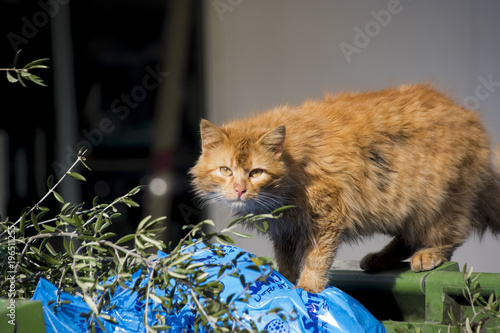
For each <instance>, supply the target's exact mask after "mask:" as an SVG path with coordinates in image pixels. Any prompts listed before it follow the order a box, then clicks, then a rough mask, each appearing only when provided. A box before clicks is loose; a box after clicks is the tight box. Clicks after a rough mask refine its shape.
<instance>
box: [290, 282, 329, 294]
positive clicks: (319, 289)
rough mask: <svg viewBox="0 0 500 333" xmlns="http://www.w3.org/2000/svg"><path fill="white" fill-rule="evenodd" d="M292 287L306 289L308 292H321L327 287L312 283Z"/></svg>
mask: <svg viewBox="0 0 500 333" xmlns="http://www.w3.org/2000/svg"><path fill="white" fill-rule="evenodd" d="M292 289H304V290H305V291H307V292H308V293H312V294H317V293H319V292H322V291H323V289H325V287H324V286H312V285H303V284H297V285H296V286H295V287H293V288H292Z"/></svg>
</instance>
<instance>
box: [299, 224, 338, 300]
mask: <svg viewBox="0 0 500 333" xmlns="http://www.w3.org/2000/svg"><path fill="white" fill-rule="evenodd" d="M338 244H339V233H338V232H333V233H328V234H323V235H321V236H320V237H317V238H316V241H315V242H314V243H312V244H311V245H310V246H309V247H308V248H307V249H304V252H303V253H304V255H303V259H302V271H301V272H300V278H299V281H298V283H297V288H302V289H304V290H305V291H308V292H311V293H319V292H321V291H323V289H325V287H326V286H327V284H328V273H329V270H330V267H331V266H332V264H333V259H334V258H335V254H336V253H337V247H338Z"/></svg>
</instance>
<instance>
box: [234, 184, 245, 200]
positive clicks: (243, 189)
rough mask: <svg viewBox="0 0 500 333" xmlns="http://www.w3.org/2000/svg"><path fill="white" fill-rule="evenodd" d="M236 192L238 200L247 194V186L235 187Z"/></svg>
mask: <svg viewBox="0 0 500 333" xmlns="http://www.w3.org/2000/svg"><path fill="white" fill-rule="evenodd" d="M234 190H235V191H236V193H237V194H238V198H240V197H241V196H242V195H243V193H245V192H246V191H247V189H246V188H245V186H242V185H236V186H235V187H234Z"/></svg>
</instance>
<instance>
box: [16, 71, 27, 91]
mask: <svg viewBox="0 0 500 333" xmlns="http://www.w3.org/2000/svg"><path fill="white" fill-rule="evenodd" d="M16 75H17V79H18V80H19V83H20V84H21V85H22V86H23V87H26V84H25V83H24V81H23V78H22V77H21V74H20V73H19V72H16Z"/></svg>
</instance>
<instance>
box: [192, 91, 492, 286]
mask: <svg viewBox="0 0 500 333" xmlns="http://www.w3.org/2000/svg"><path fill="white" fill-rule="evenodd" d="M200 127H201V138H202V154H201V156H200V157H199V160H198V162H197V163H196V165H195V166H194V167H193V168H192V169H191V170H190V174H191V175H192V176H193V185H194V188H195V190H196V192H197V194H198V195H199V196H200V197H201V198H202V199H204V200H206V201H207V202H209V203H210V202H212V201H217V202H223V203H225V204H226V205H227V206H229V207H230V208H231V209H232V210H233V212H234V213H235V214H236V215H238V216H240V215H243V214H247V213H268V212H270V211H272V210H273V209H276V208H278V207H281V206H283V205H294V206H295V208H292V209H289V210H287V211H285V212H284V215H283V217H282V218H281V219H280V220H277V221H270V228H269V231H268V235H269V238H270V239H271V241H272V243H273V247H274V252H275V256H276V260H277V263H278V266H279V270H280V272H281V273H282V274H283V275H284V276H285V277H286V278H287V279H289V280H290V281H292V282H294V283H297V287H300V288H304V289H305V290H307V291H310V292H319V291H321V290H323V289H324V288H325V286H326V284H327V282H328V271H329V268H330V266H331V265H332V263H333V260H334V257H335V254H336V250H337V247H338V245H339V243H340V242H342V241H352V240H356V239H358V238H359V237H360V236H364V235H371V234H373V233H384V234H388V235H392V236H393V237H394V238H393V239H392V241H391V242H390V243H389V244H388V245H387V246H386V247H385V248H383V249H382V250H381V251H380V252H377V253H371V254H368V255H367V256H365V257H364V258H363V260H362V261H361V267H362V268H363V269H365V270H379V269H385V268H388V267H391V266H393V265H395V264H397V263H399V262H400V261H401V260H404V259H407V258H410V257H411V261H410V262H411V268H412V269H413V270H414V271H417V272H418V271H424V270H430V269H433V268H434V267H436V266H438V265H440V264H441V263H442V262H444V261H447V260H450V258H451V256H452V254H453V251H454V250H455V248H457V247H458V246H459V245H461V244H462V243H463V242H464V241H465V240H466V238H467V237H468V236H469V234H470V233H471V231H472V230H478V231H479V233H480V234H482V232H484V230H485V229H486V228H488V227H489V228H490V229H491V230H492V231H493V232H499V231H500V176H499V173H498V170H497V171H496V170H495V169H494V165H493V163H492V153H491V151H490V142H489V138H488V136H487V135H486V133H485V130H484V128H483V126H482V124H481V122H480V120H479V117H478V115H477V114H476V113H475V112H472V111H469V110H466V109H464V108H463V107H461V106H460V105H457V104H455V103H454V102H453V101H451V100H450V99H449V98H447V97H446V96H445V95H444V94H442V93H440V92H438V91H436V90H435V89H433V88H432V87H430V86H429V85H407V86H401V87H399V88H395V89H387V90H382V91H378V92H363V93H341V94H338V95H334V96H326V97H325V98H324V99H321V100H314V101H306V102H305V103H304V104H302V105H300V106H294V107H292V106H280V107H277V108H275V109H272V110H269V111H267V112H264V113H262V114H258V115H254V116H252V117H249V118H247V119H242V120H236V121H233V122H230V123H228V124H225V125H223V126H222V127H217V126H215V125H214V124H212V123H210V122H209V121H207V120H202V121H201V126H200Z"/></svg>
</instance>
